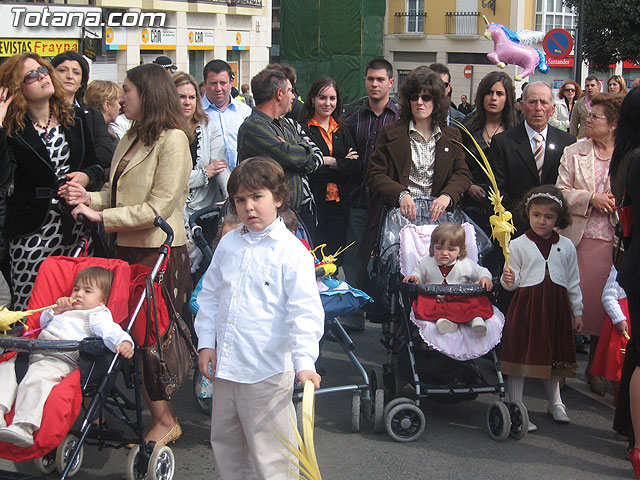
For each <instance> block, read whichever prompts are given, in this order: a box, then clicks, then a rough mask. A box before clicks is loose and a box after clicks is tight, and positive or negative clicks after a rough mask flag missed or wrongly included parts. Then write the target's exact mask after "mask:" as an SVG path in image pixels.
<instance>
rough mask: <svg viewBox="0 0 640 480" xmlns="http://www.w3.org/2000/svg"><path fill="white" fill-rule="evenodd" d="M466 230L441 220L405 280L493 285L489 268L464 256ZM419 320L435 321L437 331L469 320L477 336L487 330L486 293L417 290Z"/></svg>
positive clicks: (489, 310)
mask: <svg viewBox="0 0 640 480" xmlns="http://www.w3.org/2000/svg"><path fill="white" fill-rule="evenodd" d="M466 253H467V248H466V245H465V232H464V229H463V228H462V226H461V225H457V224H455V223H443V224H441V225H438V227H436V229H435V230H434V231H433V233H432V234H431V244H430V245H429V255H428V256H426V257H424V258H423V259H422V260H421V261H420V264H419V265H418V266H417V267H416V268H415V270H414V271H413V272H412V273H411V275H407V276H406V277H405V278H404V280H403V281H404V282H405V283H407V282H413V283H432V284H441V285H457V284H470V283H479V284H480V285H482V286H483V287H484V288H486V289H487V291H489V290H491V289H492V288H493V283H492V282H491V272H489V270H487V269H486V268H483V267H481V266H480V265H478V264H477V263H476V262H474V261H473V260H471V259H469V258H467V257H466ZM413 312H414V314H415V316H416V318H417V319H418V320H426V321H431V322H436V328H437V330H438V332H439V333H442V334H445V333H454V332H455V331H456V330H458V325H459V324H461V323H468V324H469V325H470V326H471V329H472V330H473V333H475V335H476V336H478V337H484V336H485V335H486V333H487V326H486V324H485V319H488V318H490V317H491V316H492V315H493V307H492V306H491V302H490V301H489V299H488V298H487V297H486V295H478V296H472V297H468V296H467V297H465V296H459V297H456V296H445V295H437V296H436V295H426V294H420V296H418V299H417V300H416V301H415V302H414V304H413Z"/></svg>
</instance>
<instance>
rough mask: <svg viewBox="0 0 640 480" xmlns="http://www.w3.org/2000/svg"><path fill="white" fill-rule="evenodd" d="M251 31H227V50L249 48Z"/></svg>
mask: <svg viewBox="0 0 640 480" xmlns="http://www.w3.org/2000/svg"><path fill="white" fill-rule="evenodd" d="M250 45H251V32H249V31H248V30H240V31H238V30H234V31H229V30H228V31H227V50H249V46H250Z"/></svg>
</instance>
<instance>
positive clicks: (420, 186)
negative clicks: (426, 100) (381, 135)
mask: <svg viewBox="0 0 640 480" xmlns="http://www.w3.org/2000/svg"><path fill="white" fill-rule="evenodd" d="M441 136H442V131H441V130H440V127H436V128H435V129H434V130H433V133H432V134H431V137H429V138H428V139H425V138H424V137H423V136H422V134H421V133H420V132H419V131H418V130H416V125H415V123H413V120H412V121H411V122H409V143H410V144H411V172H410V173H409V185H408V189H409V193H410V194H411V196H412V197H414V198H415V197H429V196H431V187H432V186H433V171H434V166H435V163H436V142H437V141H438V140H439V139H440V137H441Z"/></svg>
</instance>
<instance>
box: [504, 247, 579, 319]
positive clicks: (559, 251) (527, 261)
mask: <svg viewBox="0 0 640 480" xmlns="http://www.w3.org/2000/svg"><path fill="white" fill-rule="evenodd" d="M509 251H510V252H511V255H510V256H509V267H511V269H512V270H513V272H514V274H515V281H514V282H513V284H512V285H509V284H507V283H506V282H505V281H504V280H503V278H502V276H501V277H500V283H501V284H502V286H503V287H504V288H505V289H506V290H516V289H518V288H521V287H532V286H534V285H538V284H540V283H542V282H543V281H544V276H545V265H548V267H549V276H550V277H551V280H552V281H553V283H555V284H557V285H560V286H561V287H564V288H566V289H567V292H568V293H569V303H570V304H571V311H572V312H573V316H574V317H579V316H582V291H581V290H580V272H579V271H578V255H577V253H576V247H574V245H573V243H572V242H571V240H569V239H568V238H567V237H563V236H562V235H560V240H559V241H558V243H555V244H553V246H552V247H551V251H550V252H549V258H548V259H547V260H546V261H545V259H544V257H543V256H542V253H540V250H538V246H537V245H536V244H535V242H533V241H532V240H530V239H529V237H527V236H526V235H521V236H520V237H518V238H516V239H515V240H513V241H512V242H511V243H510V244H509Z"/></svg>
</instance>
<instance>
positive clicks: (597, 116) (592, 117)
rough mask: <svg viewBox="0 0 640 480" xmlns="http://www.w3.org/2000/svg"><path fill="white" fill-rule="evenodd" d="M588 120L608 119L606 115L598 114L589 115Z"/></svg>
mask: <svg viewBox="0 0 640 480" xmlns="http://www.w3.org/2000/svg"><path fill="white" fill-rule="evenodd" d="M587 118H590V119H591V120H595V119H596V118H607V116H606V115H598V114H597V113H593V112H591V113H589V115H587Z"/></svg>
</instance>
